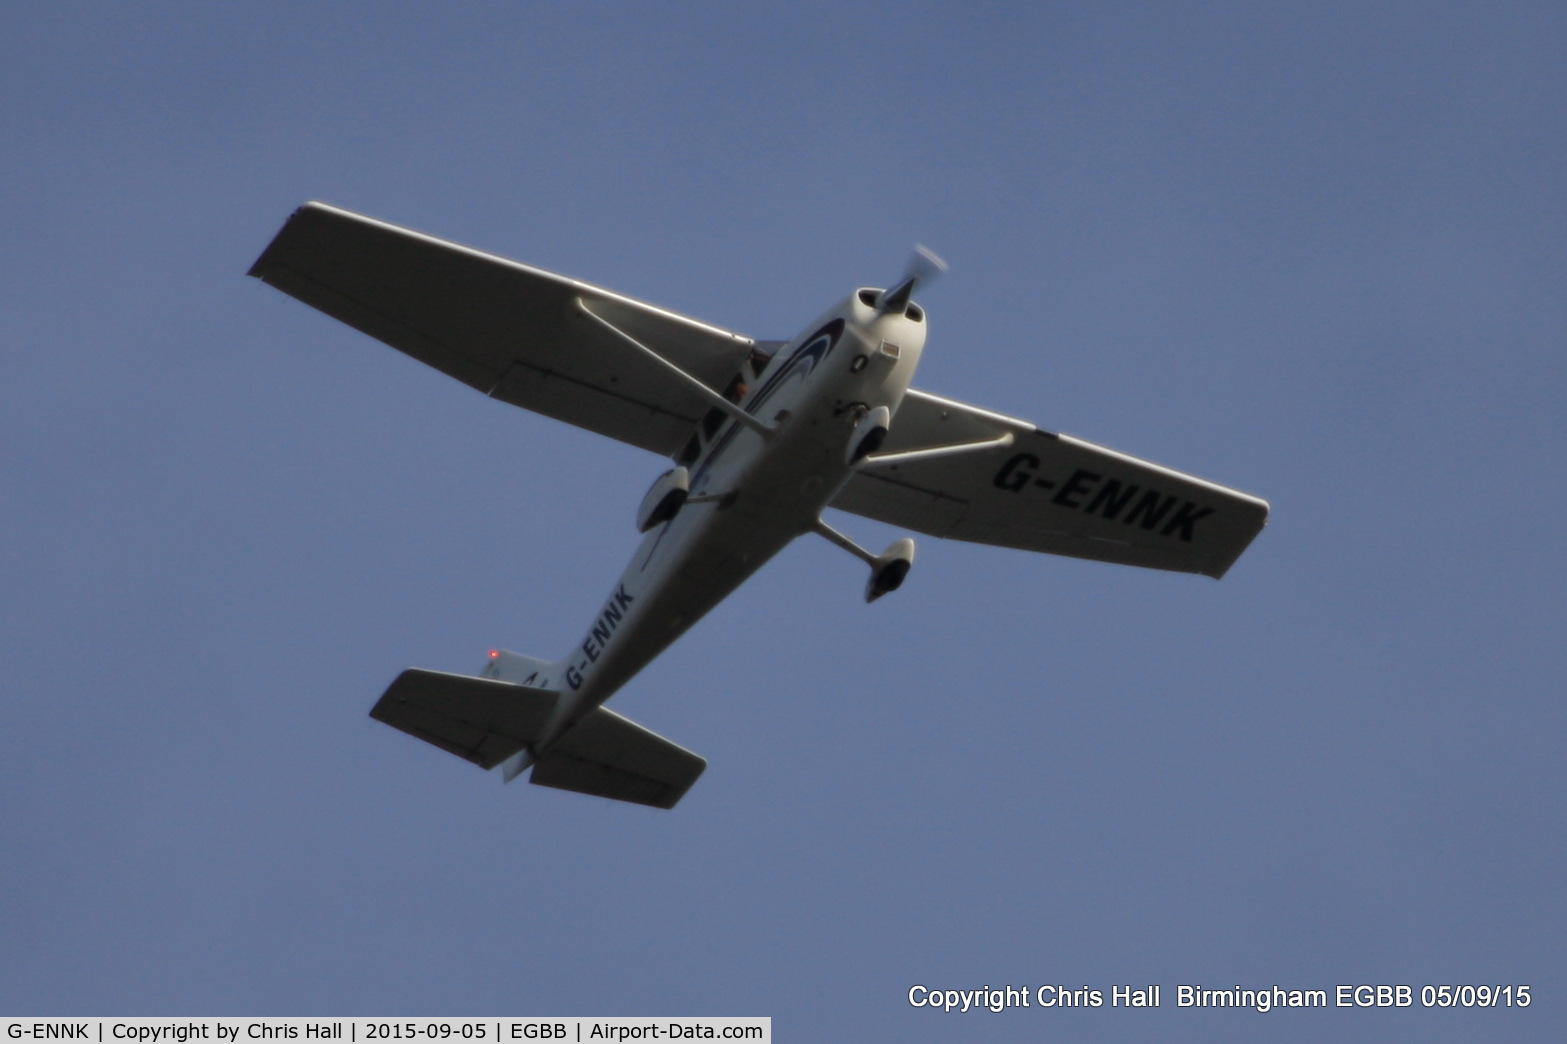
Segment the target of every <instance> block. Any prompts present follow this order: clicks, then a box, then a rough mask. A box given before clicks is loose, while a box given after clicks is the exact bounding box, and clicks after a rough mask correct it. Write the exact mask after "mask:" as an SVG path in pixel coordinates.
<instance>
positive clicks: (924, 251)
mask: <svg viewBox="0 0 1567 1044" xmlns="http://www.w3.org/2000/svg"><path fill="white" fill-rule="evenodd" d="M946 270H947V263H946V262H945V261H943V260H942V259H941V258H939V257H937V256H936V252H935V251H934V250H932V249H930V248H929V247H927V246H918V245H917V246H915V248H914V254H913V256H911V257H910V258H909V264H908V267H907V268H905V269H904V270H903V278H902V279H901V280H899V281H898V285H897V286H894V287H893V288H892V289H891V290H883V291H882V292H881V297H879V298H878V299H877V301H876V311H877V313H878V314H881V315H886V314H887V313H888V312H901V311H903V310H904V309H905V308H907V307H908V305H909V298H911V297H913V296H914V287H915V286H916V285H917V284H919V283H931V282H934V281H935V280H936V278H937V277H938V276H940V275H941V273H943V272H945V271H946Z"/></svg>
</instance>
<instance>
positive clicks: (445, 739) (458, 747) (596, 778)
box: [370, 661, 707, 808]
mask: <svg viewBox="0 0 1567 1044" xmlns="http://www.w3.org/2000/svg"><path fill="white" fill-rule="evenodd" d="M540 662H542V661H540ZM559 695H560V694H559V693H556V692H554V691H553V690H550V689H536V688H530V687H528V686H526V685H517V684H515V683H512V682H504V681H493V680H491V679H488V678H473V677H469V676H468V675H464V674H443V673H441V672H439V671H424V670H418V669H411V670H406V671H404V672H403V673H402V674H400V675H398V676H397V680H396V681H394V682H393V683H392V684H391V686H390V687H389V688H388V689H387V690H386V694H385V695H383V696H382V697H381V699H380V700H379V701H378V702H377V703H376V705H375V707H374V708H373V709H372V710H371V711H370V716H371V717H372V718H374V719H375V720H376V721H380V722H385V723H386V724H387V725H390V726H392V727H393V728H394V729H399V730H401V731H403V732H406V733H408V735H410V736H415V737H417V738H419V739H422V740H424V741H425V742H426V743H431V744H434V745H435V746H437V747H440V748H441V749H442V750H444V751H448V752H450V753H452V754H456V755H457V756H458V757H460V758H463V759H464V760H467V761H471V762H473V763H474V764H475V765H478V766H479V767H480V768H483V769H491V768H494V767H495V766H496V765H499V764H501V763H502V762H504V761H506V760H507V759H508V758H511V757H513V756H514V755H517V754H519V753H521V752H523V751H524V750H527V749H528V748H529V747H530V745H531V744H533V743H534V742H535V741H536V740H537V739H538V738H539V736H540V734H542V733H543V731H544V729H545V727H546V725H548V723H549V720H550V715H551V713H552V712H553V711H554V709H555V703H556V700H557V699H559ZM522 764H525V762H523V763H520V764H519V771H520V769H521V766H522ZM706 768H707V762H706V761H704V760H703V759H702V758H699V757H697V756H696V755H695V754H693V753H691V752H690V751H689V750H686V749H685V748H684V747H681V746H679V745H677V744H675V743H671V742H670V741H669V740H667V739H665V738H664V737H662V736H660V735H658V734H657V733H655V732H652V731H649V730H648V729H645V728H643V727H642V726H641V725H638V724H637V723H636V722H634V721H630V720H629V719H627V718H623V717H621V716H620V715H619V714H616V713H615V712H614V711H611V710H605V709H604V708H603V707H598V708H595V709H594V710H592V711H589V712H588V713H587V714H586V715H585V716H584V717H583V718H582V720H581V721H579V722H577V723H576V724H575V725H573V726H572V727H571V728H570V729H568V730H567V731H566V732H565V734H563V735H562V736H561V737H560V738H559V739H558V740H556V741H555V742H554V743H552V744H550V745H549V747H548V749H547V750H546V751H545V753H544V756H543V757H542V758H540V759H539V761H538V763H537V764H536V765H534V767H533V775H532V776H530V777H529V782H532V783H537V784H539V785H540V786H545V787H555V788H557V789H560V790H574V791H576V792H577V793H579V794H593V795H596V796H598V797H605V798H613V799H614V800H616V801H630V802H633V803H635V804H638V805H652V806H653V807H655V808H674V807H675V804H676V802H678V801H679V800H680V799H681V798H682V797H684V796H685V793H686V791H687V790H690V789H691V785H692V784H693V783H695V782H696V781H697V778H698V777H699V776H701V775H702V772H703V770H704V769H706ZM512 774H513V775H515V774H516V773H512Z"/></svg>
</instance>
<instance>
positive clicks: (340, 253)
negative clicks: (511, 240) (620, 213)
mask: <svg viewBox="0 0 1567 1044" xmlns="http://www.w3.org/2000/svg"><path fill="white" fill-rule="evenodd" d="M250 274H251V275H253V276H255V277H257V278H258V279H261V280H262V281H264V282H266V283H268V284H270V285H271V286H275V287H277V288H278V289H279V290H282V291H283V292H284V293H286V294H289V295H291V296H293V297H297V298H298V299H299V300H301V301H303V302H305V303H306V304H308V305H311V306H312V307H315V308H319V309H320V310H321V311H323V312H325V313H327V314H328V315H330V316H332V317H333V318H335V319H340V320H342V321H343V322H345V323H347V324H348V325H349V326H352V327H354V328H355V329H357V330H360V331H362V332H364V333H367V334H369V335H370V336H371V337H374V338H376V339H378V340H381V341H384V342H386V343H387V344H389V345H391V346H392V347H393V348H396V349H398V350H399V351H402V352H405V353H407V354H408V355H411V356H413V357H414V358H415V359H418V360H419V361H420V362H423V363H427V364H428V365H430V366H433V367H435V368H436V369H437V370H440V371H441V372H442V373H446V374H449V375H450V376H452V377H455V378H457V379H458V380H460V381H462V382H463V383H464V384H467V385H470V386H472V387H474V388H477V389H479V390H480V391H482V392H484V393H485V394H486V395H490V396H493V397H494V398H497V399H500V400H502V401H504V402H509V403H512V404H513V405H515V406H521V407H524V408H525V409H530V410H534V411H537V412H539V413H543V414H545V415H547V416H550V417H556V418H558V419H560V420H564V421H567V422H569V423H571V424H576V425H578V426H580V427H584V428H587V429H589V430H591V431H596V432H599V433H600V434H603V435H608V436H610V437H611V438H615V439H620V440H621V441H622V442H629V443H631V444H632V445H633V446H641V447H642V448H643V449H648V450H652V451H653V452H655V453H659V454H662V455H664V456H669V455H671V454H673V453H674V452H675V451H676V450H678V449H679V448H680V445H681V443H682V442H684V441H685V440H686V439H687V438H689V437H690V434H691V431H692V429H693V428H694V427H695V426H696V422H697V420H698V419H699V418H701V417H702V415H703V414H704V413H706V412H707V410H708V404H707V403H705V402H703V401H702V399H701V398H700V397H699V396H698V395H696V394H694V393H693V392H692V390H691V388H690V387H688V386H686V385H685V384H684V383H683V382H681V381H680V380H679V379H678V378H675V377H673V376H671V375H670V374H669V373H668V372H666V371H665V370H664V369H662V368H661V367H659V366H658V364H657V363H655V362H652V361H650V360H649V359H647V358H646V357H645V356H643V355H642V354H641V353H639V352H637V351H636V350H635V349H634V348H631V347H630V346H628V345H626V344H625V343H624V342H622V341H621V339H620V338H618V337H616V336H615V335H614V334H613V333H612V332H610V331H609V330H607V329H605V328H604V327H603V326H602V325H600V324H599V323H597V322H595V321H594V320H593V318H592V317H590V316H587V315H583V314H582V313H581V311H580V309H579V304H578V302H579V301H580V302H581V305H582V306H584V307H586V308H588V309H590V310H591V311H592V312H593V313H594V314H595V315H598V316H600V317H602V318H603V319H605V320H607V321H608V322H610V323H611V324H613V325H614V326H615V327H617V328H618V329H620V330H622V331H624V332H626V333H627V334H629V335H630V336H632V337H634V338H636V339H637V340H638V341H640V342H641V343H642V344H644V345H646V346H647V347H649V348H651V349H653V350H654V351H656V352H657V353H658V354H659V355H660V356H662V357H664V358H665V359H668V360H669V361H671V362H673V363H674V364H675V365H677V366H679V367H680V368H681V369H683V370H685V371H686V372H687V373H689V374H691V375H693V376H695V377H696V378H697V379H698V380H700V381H702V382H703V383H705V384H707V385H709V386H710V387H712V388H713V389H714V390H715V391H721V390H722V388H723V386H724V385H725V383H726V382H728V381H729V380H730V378H731V377H733V376H734V374H735V373H736V372H737V371H738V370H739V369H740V366H741V364H742V363H743V362H744V361H745V358H746V356H747V354H748V353H749V352H750V350H751V349H752V348H753V347H754V346H755V342H754V341H752V340H751V339H750V338H746V337H741V336H740V335H738V334H733V333H730V332H728V331H727V330H720V329H718V328H717V327H715V326H709V325H707V324H706V323H701V322H697V321H696V320H694V319H688V318H686V317H684V316H681V315H676V314H675V313H673V312H667V311H665V310H663V309H661V308H655V307H654V306H652V305H649V304H644V303H642V302H640V301H634V300H632V299H631V298H629V297H622V296H621V295H619V294H614V293H611V292H609V291H608V290H601V289H599V288H598V287H595V286H590V285H588V284H587V283H580V282H577V281H576V280H574V279H567V278H566V277H564V276H558V275H554V274H552V273H549V272H544V271H541V270H539V269H536V268H529V267H528V266H526V265H520V264H518V263H517V262H515V261H508V260H506V259H505V258H501V257H495V256H493V255H491V254H484V253H480V252H479V251H477V250H470V249H468V248H467V247H463V246H458V245H457V244H456V243H448V242H445V241H444V240H440V239H435V238H432V237H430V236H426V235H421V234H420V233H418V232H413V231H410V230H408V229H405V228H399V227H397V226H396V225H389V224H386V223H385V222H381V221H376V220H374V219H373V218H368V217H364V216H362V215H359V214H354V213H351V212H349V211H346V210H339V209H338V208H336V207H330V206H327V205H326V204H324V203H307V204H305V205H304V206H303V207H300V208H299V209H298V210H296V211H295V212H294V214H293V216H292V217H290V218H289V219H288V222H287V223H286V224H284V226H283V228H282V230H281V231H279V232H278V234H277V236H276V237H275V238H274V239H273V240H272V243H271V245H270V246H268V247H267V249H266V250H265V251H264V252H263V253H262V255H261V256H260V257H259V258H258V259H257V260H256V263H255V264H254V265H253V266H251V269H250Z"/></svg>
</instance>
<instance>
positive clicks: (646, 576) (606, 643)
mask: <svg viewBox="0 0 1567 1044" xmlns="http://www.w3.org/2000/svg"><path fill="white" fill-rule="evenodd" d="M909 313H912V316H917V317H918V318H913V317H911V314H909ZM924 345H925V323H924V320H923V316H922V314H921V313H920V312H919V311H918V309H917V308H910V309H909V310H908V313H905V312H902V311H900V312H898V313H896V314H885V315H882V314H878V313H877V310H876V308H875V307H874V306H873V305H872V304H868V303H866V300H865V299H864V298H863V297H862V295H861V294H856V295H853V296H851V297H850V298H849V299H848V300H847V301H845V302H843V303H842V304H840V305H839V306H838V307H836V308H834V309H832V310H831V311H829V312H827V313H825V314H824V315H823V316H821V317H820V318H819V319H818V320H817V321H816V322H814V323H812V324H811V325H810V326H808V327H807V328H806V329H805V331H804V332H803V333H802V334H801V335H800V336H799V337H797V338H795V339H794V340H793V341H791V342H789V343H788V344H787V345H785V346H784V347H782V348H780V349H779V350H778V351H777V353H775V354H774V355H773V357H772V359H771V361H770V362H768V364H767V366H766V368H765V369H764V370H763V371H762V372H761V373H760V374H759V375H758V374H755V373H753V372H752V371H751V370H750V369H747V370H745V371H743V372H742V375H741V380H743V381H744V382H745V383H746V384H747V385H749V387H748V389H747V391H746V392H745V393H744V395H743V397H741V398H740V402H739V404H740V405H741V406H742V407H743V408H744V409H745V410H746V411H747V412H749V413H750V414H751V415H752V416H754V417H756V418H757V419H758V420H760V421H762V422H763V423H766V424H770V425H773V426H774V428H775V431H774V433H773V434H772V435H769V436H765V437H764V436H763V435H761V434H759V433H758V432H756V431H753V430H751V429H750V428H747V427H746V426H744V425H743V424H741V423H740V422H739V421H737V420H735V419H732V418H729V417H727V416H723V415H722V414H721V413H720V414H719V415H720V416H722V417H723V419H722V420H721V421H717V419H716V418H709V421H712V422H713V423H709V421H704V422H703V423H702V424H701V425H699V436H698V437H699V438H700V440H701V448H700V453H699V455H698V456H697V457H696V459H695V460H694V461H693V462H692V463H691V464H690V465H689V466H690V473H691V490H690V492H691V496H690V500H689V501H688V502H687V503H686V504H685V505H684V507H682V508H681V510H680V511H679V513H678V514H676V515H675V517H674V518H672V519H671V520H669V521H668V522H665V523H663V524H661V525H658V526H655V527H654V528H653V529H652V530H650V531H649V532H648V534H647V536H646V537H645V538H644V539H643V541H642V544H641V546H640V547H638V548H637V551H636V554H635V555H633V556H632V559H631V562H630V564H628V565H627V566H626V569H625V571H624V572H623V573H622V574H621V577H620V580H619V581H618V582H617V583H616V585H615V589H614V590H613V592H611V594H610V597H609V599H608V601H606V602H605V604H604V608H603V609H602V610H601V611H600V612H599V614H598V616H597V617H596V618H595V619H594V621H593V624H592V625H591V627H590V628H589V630H588V633H587V635H586V636H585V637H584V638H583V640H582V642H581V643H580V644H579V645H578V646H577V647H576V648H574V649H573V650H572V651H571V652H570V653H569V654H568V655H567V656H566V657H565V658H563V659H562V660H560V661H558V662H557V664H556V667H555V671H556V673H555V675H554V676H553V677H551V678H550V679H548V685H549V687H552V688H555V689H558V690H559V691H560V692H561V694H562V698H561V701H560V704H559V707H558V710H557V712H556V716H555V720H554V721H553V722H552V723H551V727H550V729H549V730H548V731H547V734H546V737H545V740H544V743H543V744H541V746H547V745H548V743H549V742H550V740H552V739H553V738H554V737H555V736H558V735H560V733H562V732H563V731H565V730H566V729H567V728H569V727H570V725H571V724H572V723H573V722H575V721H576V720H578V719H579V718H581V716H582V715H584V714H586V713H587V712H588V711H590V710H592V709H593V708H594V707H597V706H598V705H599V704H601V703H603V702H604V701H605V700H607V699H609V698H610V696H612V695H614V693H615V692H616V691H617V690H618V689H619V688H620V687H621V686H623V685H624V684H625V683H626V682H627V681H629V680H630V679H631V678H632V677H633V676H634V675H635V674H636V673H637V672H638V671H640V670H641V669H642V668H643V667H644V666H646V665H647V664H648V662H649V661H651V660H652V659H653V658H654V657H656V656H657V655H658V654H659V653H660V652H662V651H663V650H664V649H665V648H667V647H668V646H669V645H670V643H672V642H673V641H674V640H675V639H676V638H678V637H680V635H681V634H683V633H685V631H686V630H687V629H688V628H690V627H691V625H693V624H694V623H696V622H697V621H698V620H700V619H701V618H702V617H703V616H704V615H705V614H706V613H707V612H708V611H709V610H710V609H712V608H713V607H714V606H715V605H717V604H718V603H719V602H721V601H722V600H723V599H724V598H725V597H726V596H727V595H728V594H729V593H730V592H731V591H733V590H734V589H735V588H737V587H739V586H740V584H742V583H743V582H744V581H745V580H746V578H747V577H749V576H750V575H751V574H752V573H754V572H755V571H756V570H758V569H760V568H761V567H762V565H763V564H764V563H766V562H767V560H768V559H770V558H772V557H773V556H774V555H775V554H777V553H778V552H779V551H781V550H783V548H784V547H785V546H786V545H787V544H788V543H789V542H790V541H791V540H793V539H794V538H795V537H797V536H800V535H801V534H803V533H806V532H809V531H810V530H811V528H812V527H813V525H814V524H815V522H816V520H817V519H818V518H819V517H820V515H821V511H822V509H823V508H824V507H825V506H826V505H827V504H828V503H829V502H830V501H831V500H832V498H833V497H834V496H835V495H836V494H837V492H838V491H839V489H841V488H842V486H843V485H844V483H846V482H847V481H848V480H849V478H850V476H851V475H852V474H853V472H854V467H855V465H853V464H851V463H850V462H849V460H848V446H849V441H850V439H851V437H852V436H853V434H854V429H855V425H856V424H857V423H858V421H859V419H860V418H861V417H862V416H864V415H865V413H866V412H867V411H869V410H872V409H875V408H876V407H878V406H886V407H887V408H888V410H889V411H891V412H893V413H896V412H897V409H898V405H899V403H900V402H901V401H902V399H903V394H904V392H905V391H906V390H907V389H908V387H909V382H910V380H911V379H912V378H913V376H914V370H915V368H916V367H917V366H918V364H919V358H920V353H921V351H922V350H923V348H924ZM715 412H717V411H715Z"/></svg>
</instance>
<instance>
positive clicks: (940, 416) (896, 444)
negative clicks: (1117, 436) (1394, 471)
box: [832, 389, 1268, 579]
mask: <svg viewBox="0 0 1567 1044" xmlns="http://www.w3.org/2000/svg"><path fill="white" fill-rule="evenodd" d="M944 448H945V449H946V450H947V452H944V453H936V452H931V453H929V454H922V453H921V452H920V451H925V450H931V451H935V450H941V449H944ZM953 448H959V449H958V452H951V450H952V449H953ZM832 506H833V507H835V508H839V509H841V510H844V511H850V512H853V513H854V514H857V515H864V516H866V517H867V518H874V519H876V520H878V521H881V522H888V523H891V524H892V525H895V526H901V527H903V528H906V529H913V530H916V531H918V532H921V533H929V534H931V535H932V536H940V537H949V538H951V539H954V540H971V541H974V542H976V543H981V544H998V545H1001V546H1002V547H1016V548H1021V549H1023V550H1026V551H1046V552H1050V553H1052V554H1057V555H1069V556H1071V557H1074V558H1091V559H1097V560H1099V561H1102V562H1119V563H1122V564H1125V565H1138V566H1146V567H1148V568H1151V569H1169V570H1175V571H1178V572H1184V573H1200V574H1203V575H1205V576H1211V577H1214V578H1215V579H1217V578H1219V577H1221V576H1223V575H1224V573H1225V571H1226V570H1228V569H1229V568H1230V566H1231V565H1233V564H1234V562H1235V560H1236V559H1237V558H1238V557H1240V554H1241V552H1242V551H1244V550H1246V547H1247V545H1249V544H1250V543H1251V541H1252V538H1254V537H1255V536H1256V535H1257V534H1258V533H1259V532H1261V530H1262V527H1263V525H1264V524H1265V523H1266V522H1267V519H1268V504H1267V502H1266V501H1263V500H1259V499H1258V498H1256V497H1253V496H1249V495H1247V494H1245V493H1241V492H1239V491H1237V490H1233V489H1227V488H1225V487H1224V486H1218V485H1215V484H1213V483H1211V482H1206V481H1204V480H1202V479H1199V478H1196V477H1194V476H1192V475H1184V474H1182V473H1180V472H1178V471H1171V470H1170V469H1168V468H1164V467H1160V466H1159V465H1157V464H1151V463H1149V462H1148V461H1145V460H1138V459H1137V458H1136V457H1129V456H1127V455H1125V454H1123V453H1117V452H1116V451H1115V450H1111V449H1106V448H1104V447H1103V446H1096V445H1094V444H1093V443H1091V442H1084V441H1082V440H1081V439H1075V438H1073V437H1072V436H1070V435H1058V434H1056V433H1054V432H1048V431H1042V430H1040V429H1039V428H1036V427H1035V426H1034V425H1032V424H1029V423H1028V422H1027V421H1021V420H1017V419H1016V418H1013V417H1007V416H1003V415H1002V414H999V413H991V412H990V411H988V410H982V409H979V408H978V407H974V406H968V405H965V404H964V403H960V402H954V401H952V400H950V399H943V398H939V397H938V396H935V395H930V394H927V393H925V392H920V391H916V390H914V389H910V390H909V392H908V393H907V394H906V395H905V396H904V399H903V402H902V404H901V405H900V406H899V407H898V412H897V413H896V414H895V415H894V416H893V420H892V427H891V429H890V431H889V433H888V436H887V439H886V441H885V442H884V443H883V444H882V446H881V448H880V449H879V451H878V452H877V453H876V454H874V455H872V456H870V457H867V458H866V460H865V462H864V463H863V464H862V465H861V466H860V469H859V471H857V472H856V473H855V474H854V477H853V478H851V479H850V480H849V483H848V485H846V486H845V487H844V488H843V490H842V491H841V492H840V493H839V494H838V496H837V497H836V498H835V499H834V500H833V502H832Z"/></svg>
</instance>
